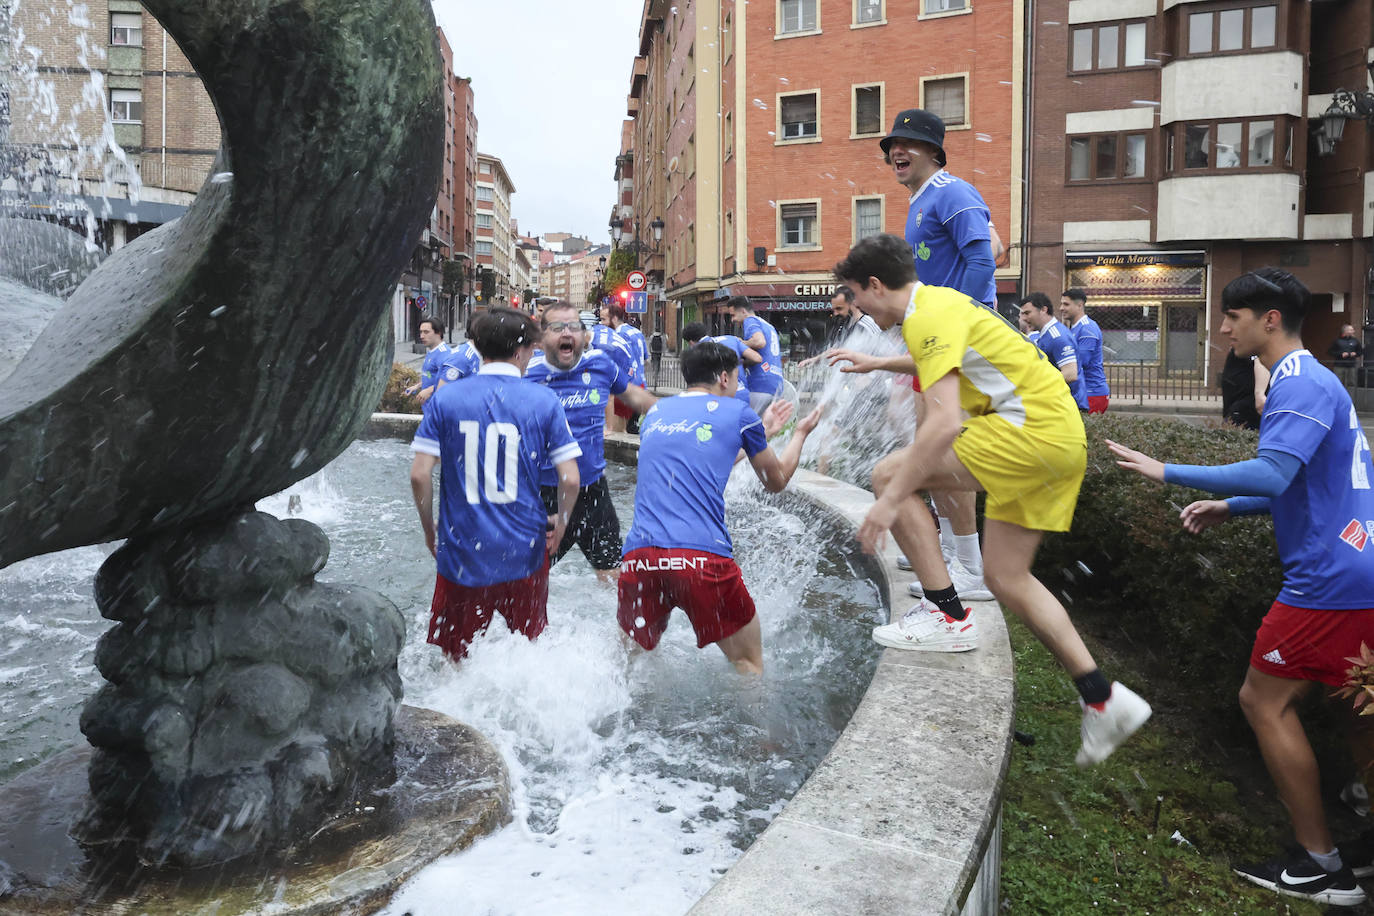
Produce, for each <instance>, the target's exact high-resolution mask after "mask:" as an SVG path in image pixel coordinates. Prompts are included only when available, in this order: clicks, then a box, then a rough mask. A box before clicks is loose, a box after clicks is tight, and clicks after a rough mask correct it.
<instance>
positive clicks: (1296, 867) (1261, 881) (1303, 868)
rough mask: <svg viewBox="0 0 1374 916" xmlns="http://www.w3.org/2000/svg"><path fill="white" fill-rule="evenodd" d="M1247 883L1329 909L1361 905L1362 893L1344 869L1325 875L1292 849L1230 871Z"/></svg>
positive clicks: (1309, 859)
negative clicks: (1328, 906) (1325, 904)
mask: <svg viewBox="0 0 1374 916" xmlns="http://www.w3.org/2000/svg"><path fill="white" fill-rule="evenodd" d="M1232 871H1234V872H1235V873H1236V874H1238V875H1240V876H1241V877H1242V878H1244V879H1245V880H1247V881H1252V882H1254V883H1255V884H1258V885H1259V886H1260V887H1267V888H1269V889H1270V890H1274V891H1278V892H1279V893H1280V894H1287V895H1288V896H1290V897H1301V898H1303V899H1304V900H1313V901H1316V902H1318V903H1327V904H1330V905H1332V906H1359V905H1360V904H1362V903H1364V902H1365V894H1364V890H1363V889H1362V888H1361V887H1360V886H1359V885H1358V884H1357V883H1355V875H1354V874H1353V873H1352V872H1351V870H1350V866H1349V865H1346V866H1344V867H1342V868H1341V870H1340V871H1337V872H1328V871H1327V870H1326V869H1324V868H1322V867H1321V866H1320V865H1318V864H1317V863H1316V862H1314V861H1312V857H1311V856H1309V855H1308V854H1307V850H1305V849H1295V850H1292V851H1291V852H1288V853H1286V854H1285V855H1282V856H1280V857H1278V858H1277V859H1270V860H1269V861H1268V862H1261V863H1259V864H1258V865H1241V866H1237V867H1235V868H1233V869H1232Z"/></svg>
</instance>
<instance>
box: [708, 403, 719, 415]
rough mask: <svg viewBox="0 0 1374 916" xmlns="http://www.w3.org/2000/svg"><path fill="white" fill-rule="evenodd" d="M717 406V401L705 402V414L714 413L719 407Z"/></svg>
mask: <svg viewBox="0 0 1374 916" xmlns="http://www.w3.org/2000/svg"><path fill="white" fill-rule="evenodd" d="M719 406H720V402H719V401H707V402H706V412H707V413H715V411H716V408H717V407H719Z"/></svg>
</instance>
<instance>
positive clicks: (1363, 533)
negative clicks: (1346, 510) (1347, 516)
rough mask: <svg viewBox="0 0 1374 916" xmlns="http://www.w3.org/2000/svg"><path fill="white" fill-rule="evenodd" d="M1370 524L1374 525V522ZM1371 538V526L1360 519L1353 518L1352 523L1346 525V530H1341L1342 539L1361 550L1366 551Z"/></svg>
mask: <svg viewBox="0 0 1374 916" xmlns="http://www.w3.org/2000/svg"><path fill="white" fill-rule="evenodd" d="M1369 524H1371V525H1374V522H1371V523H1369ZM1369 538H1370V533H1369V528H1368V527H1366V524H1365V523H1363V522H1361V521H1360V520H1359V519H1353V518H1352V519H1351V520H1350V524H1348V525H1346V526H1345V530H1344V531H1342V532H1341V540H1342V541H1345V542H1346V543H1347V544H1349V545H1350V546H1351V547H1354V548H1355V549H1356V550H1358V551H1360V552H1363V551H1364V547H1365V545H1366V544H1368V543H1369Z"/></svg>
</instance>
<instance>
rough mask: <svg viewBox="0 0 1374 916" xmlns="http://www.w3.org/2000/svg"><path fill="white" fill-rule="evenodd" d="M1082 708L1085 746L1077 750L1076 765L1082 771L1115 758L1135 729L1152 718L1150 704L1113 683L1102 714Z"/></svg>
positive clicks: (1085, 707) (1088, 707)
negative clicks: (1111, 757)
mask: <svg viewBox="0 0 1374 916" xmlns="http://www.w3.org/2000/svg"><path fill="white" fill-rule="evenodd" d="M1078 704H1079V705H1080V706H1082V707H1083V728H1082V731H1081V734H1082V736H1083V746H1082V747H1080V748H1079V749H1078V756H1077V757H1076V758H1075V761H1076V762H1077V763H1078V765H1079V766H1081V767H1086V766H1091V765H1092V764H1094V763H1101V762H1102V761H1104V760H1106V759H1107V758H1108V757H1110V756H1111V755H1112V751H1114V750H1116V749H1117V748H1118V747H1120V746H1121V745H1122V744H1123V743H1124V742H1125V741H1126V739H1127V738H1129V737H1131V735H1133V734H1135V732H1136V729H1138V728H1140V726H1142V725H1144V724H1145V723H1146V721H1148V720H1149V718H1150V713H1151V712H1152V711H1153V710H1151V709H1150V704H1149V703H1146V702H1145V701H1144V700H1143V699H1141V698H1140V697H1139V696H1137V695H1136V694H1135V693H1134V692H1133V691H1131V690H1128V689H1127V688H1125V687H1123V686H1121V685H1120V684H1118V683H1117V682H1116V681H1113V682H1112V695H1111V696H1110V697H1108V698H1107V702H1106V703H1104V704H1103V708H1102V711H1101V712H1098V711H1097V710H1096V709H1094V708H1093V707H1091V706H1089V705H1087V704H1086V703H1084V702H1083V701H1082V700H1081V699H1080V700H1079V701H1078Z"/></svg>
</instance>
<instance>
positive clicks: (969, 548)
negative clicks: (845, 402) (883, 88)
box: [878, 108, 997, 619]
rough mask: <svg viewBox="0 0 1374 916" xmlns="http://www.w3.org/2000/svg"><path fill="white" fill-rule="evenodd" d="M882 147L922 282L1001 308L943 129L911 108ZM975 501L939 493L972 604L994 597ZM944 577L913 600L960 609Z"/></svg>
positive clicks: (991, 261)
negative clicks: (948, 167) (902, 201)
mask: <svg viewBox="0 0 1374 916" xmlns="http://www.w3.org/2000/svg"><path fill="white" fill-rule="evenodd" d="M878 146H879V147H881V148H882V151H883V161H884V162H886V163H887V164H888V165H889V166H891V167H892V174H893V177H895V178H896V179H897V181H898V183H899V184H901V185H902V186H903V187H905V188H907V189H908V190H909V191H910V192H911V203H910V205H909V207H908V210H907V218H906V233H905V236H906V241H907V244H908V245H910V246H911V253H912V258H913V261H914V263H915V265H916V276H917V278H918V279H919V280H920V281H921V282H922V283H925V284H928V285H930V286H944V287H949V288H950V289H957V290H958V291H959V292H961V293H964V294H965V295H966V296H968V297H969V298H970V299H973V300H975V301H977V302H981V303H982V304H984V305H986V306H988V307H989V308H995V307H996V305H997V284H996V281H995V280H994V279H993V273H994V271H995V270H996V269H997V265H996V262H995V258H996V254H997V253H996V251H995V250H994V245H993V242H992V238H993V229H992V221H991V214H990V212H989V210H988V205H987V203H986V202H984V200H983V195H981V194H979V193H978V190H977V189H976V188H974V187H973V185H971V184H969V183H968V182H966V181H963V180H962V179H959V178H956V177H954V176H953V175H951V174H949V172H947V171H945V163H946V157H945V149H944V146H945V122H944V121H942V120H940V118H939V117H938V116H937V115H934V114H932V113H931V112H929V111H926V110H924V109H921V108H908V109H907V110H905V111H901V112H898V114H897V117H896V118H894V119H893V121H892V130H891V131H890V132H889V133H888V135H887V136H886V137H884V138H883V139H882V140H880V141H879V142H878ZM912 387H913V388H915V389H916V390H917V391H918V392H919V391H920V390H921V380H920V378H919V376H915V375H914V373H913V381H912ZM917 401H918V406H917V422H918V423H919V422H920V420H921V417H922V415H923V414H924V410H923V409H922V408H923V406H924V405H923V404H921V403H920V401H921V399H920V398H918V399H917ZM975 499H976V497H975V496H974V494H973V493H964V492H958V493H941V494H936V495H935V510H936V515H937V516H938V517H939V525H940V541H941V548H942V551H941V552H942V553H943V554H944V556H945V558H946V562H947V565H948V567H949V568H948V570H947V572H948V578H949V579H950V581H951V586H949V587H950V588H954V589H956V590H957V592H956V594H957V595H959V596H962V597H964V598H966V599H973V600H986V599H987V598H989V597H991V596H990V594H989V593H988V590H987V586H986V585H984V584H983V557H982V552H981V550H980V549H979V546H978V527H977V520H976V517H975V510H974V506H975ZM921 511H924V510H921ZM943 572H945V571H941V572H940V573H933V572H929V571H927V573H928V574H927V575H922V573H921V570H919V569H918V570H916V573H917V575H918V576H921V579H920V581H919V582H913V583H912V584H911V587H910V589H909V590H910V592H911V594H912V595H915V596H918V597H921V596H924V597H928V598H930V599H931V600H933V601H936V603H937V604H939V605H941V606H942V607H944V608H947V609H948V608H956V607H961V606H962V602H960V601H957V600H955V599H953V598H951V597H949V594H948V590H947V588H941V582H940V581H937V580H943V579H945V578H946V577H945V575H943V574H942V573H943ZM941 596H943V599H942V598H941ZM955 613H956V619H960V618H958V617H957V612H955Z"/></svg>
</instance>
